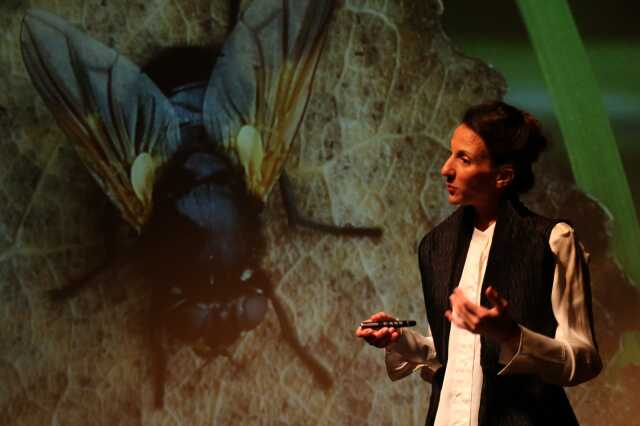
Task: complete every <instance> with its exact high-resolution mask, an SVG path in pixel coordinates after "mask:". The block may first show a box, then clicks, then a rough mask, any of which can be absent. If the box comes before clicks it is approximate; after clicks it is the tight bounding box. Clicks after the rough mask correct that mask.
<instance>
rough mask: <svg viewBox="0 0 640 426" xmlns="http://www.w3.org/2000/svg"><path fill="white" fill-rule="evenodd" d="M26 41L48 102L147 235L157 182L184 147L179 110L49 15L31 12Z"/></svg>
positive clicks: (32, 71) (121, 60) (125, 65)
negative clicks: (160, 174) (180, 143)
mask: <svg viewBox="0 0 640 426" xmlns="http://www.w3.org/2000/svg"><path fill="white" fill-rule="evenodd" d="M21 42H22V54H23V59H24V63H25V65H26V68H27V70H28V72H29V75H30V76H31V80H32V81H33V84H34V86H35V87H36V89H37V90H38V92H39V93H40V95H41V96H42V99H43V100H44V102H45V104H46V105H47V107H48V108H49V110H50V111H51V112H52V113H53V115H54V116H55V118H56V120H57V122H58V124H59V126H60V127H61V128H62V129H63V130H64V132H65V133H66V134H67V135H68V136H69V137H70V138H71V141H72V142H73V144H74V147H75V149H76V151H77V152H78V154H79V156H80V158H81V159H82V161H83V162H84V164H85V166H86V167H87V168H88V169H89V171H90V172H91V174H92V175H93V176H94V178H95V179H96V180H97V181H98V184H99V185H100V186H101V188H102V190H103V191H104V192H105V193H106V194H107V195H108V196H109V198H110V199H111V200H112V201H113V203H114V204H115V205H116V206H117V207H118V209H119V210H120V212H121V213H122V215H123V217H124V219H125V220H127V222H129V223H130V224H131V225H132V226H133V227H135V228H136V229H138V230H140V229H141V228H142V226H143V225H144V224H145V223H146V222H147V220H148V218H149V215H150V213H151V209H152V199H151V196H152V193H153V185H154V183H155V181H156V176H158V172H159V171H161V167H162V165H163V164H165V163H166V161H167V160H168V159H169V158H170V156H171V155H172V154H173V153H174V152H175V150H176V149H177V147H178V144H179V138H180V136H179V132H178V126H177V120H176V119H175V117H174V112H173V107H172V106H171V104H170V103H169V101H168V100H167V98H166V97H165V96H164V95H163V94H162V93H161V92H160V90H159V89H158V88H157V87H156V86H155V84H154V83H153V82H152V81H151V80H150V79H149V77H147V76H146V75H145V74H143V73H142V72H141V70H140V69H139V68H138V67H137V66H136V65H135V64H133V63H132V62H131V61H129V60H128V59H127V58H125V57H123V56H121V55H120V54H118V53H117V52H116V51H114V50H113V49H111V48H109V47H107V46H105V45H103V44H102V43H100V42H98V41H96V40H94V39H92V38H91V37H89V36H87V35H86V34H85V33H83V32H82V31H80V30H78V29H77V28H75V27H73V26H72V25H70V24H69V23H68V22H66V21H64V20H63V19H61V18H59V17H57V16H54V15H52V14H50V13H48V12H45V11H42V10H30V11H28V12H27V14H26V15H25V18H24V21H23V25H22V33H21Z"/></svg>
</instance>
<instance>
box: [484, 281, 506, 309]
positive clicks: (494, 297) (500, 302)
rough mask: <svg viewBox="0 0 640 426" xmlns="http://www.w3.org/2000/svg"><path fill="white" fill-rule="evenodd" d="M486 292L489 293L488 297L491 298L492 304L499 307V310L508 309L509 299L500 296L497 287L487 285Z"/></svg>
mask: <svg viewBox="0 0 640 426" xmlns="http://www.w3.org/2000/svg"><path fill="white" fill-rule="evenodd" d="M485 294H486V295H487V298H488V299H489V301H490V302H491V304H492V305H493V306H495V307H497V308H498V310H500V311H502V310H504V309H506V308H507V306H508V305H509V303H508V302H507V300H506V299H505V298H504V297H502V296H500V294H499V293H498V292H497V291H496V289H494V288H493V287H491V286H489V287H487V290H486V291H485Z"/></svg>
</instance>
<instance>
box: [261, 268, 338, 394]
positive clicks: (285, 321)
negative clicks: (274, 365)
mask: <svg viewBox="0 0 640 426" xmlns="http://www.w3.org/2000/svg"><path fill="white" fill-rule="evenodd" d="M260 281H261V283H260V285H259V286H260V288H261V289H262V290H263V291H264V292H265V295H266V296H267V297H268V298H269V300H271V305H272V306H273V309H274V310H275V312H276V316H277V317H278V322H279V323H280V330H281V331H282V337H283V338H284V340H285V342H286V343H287V344H288V345H289V346H290V347H291V349H293V351H294V352H295V354H296V355H298V357H299V358H300V360H301V361H302V363H303V364H304V365H305V366H306V367H307V368H308V369H309V371H310V372H311V373H312V374H313V377H314V378H315V380H316V381H317V382H318V384H319V385H320V386H321V387H322V388H323V389H329V388H330V387H331V386H332V385H333V379H332V378H331V374H330V373H329V371H328V370H327V369H326V367H325V366H324V365H322V364H321V363H320V361H318V360H317V359H316V357H314V356H313V353H312V351H310V350H309V349H308V348H306V347H304V346H303V345H302V342H300V339H299V338H298V333H296V330H295V328H294V327H293V325H292V323H291V320H290V319H289V315H288V314H287V311H286V309H285V307H284V305H283V304H282V303H281V302H280V299H279V298H278V296H277V295H276V294H275V291H274V289H273V287H272V285H271V282H270V281H269V280H268V278H266V275H265V276H264V279H262V280H260Z"/></svg>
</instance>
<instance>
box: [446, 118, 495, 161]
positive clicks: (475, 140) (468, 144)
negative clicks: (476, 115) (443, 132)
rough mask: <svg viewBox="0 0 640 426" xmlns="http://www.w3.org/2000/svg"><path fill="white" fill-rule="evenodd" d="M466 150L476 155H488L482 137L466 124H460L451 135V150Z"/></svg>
mask: <svg viewBox="0 0 640 426" xmlns="http://www.w3.org/2000/svg"><path fill="white" fill-rule="evenodd" d="M457 151H465V152H467V153H469V154H472V155H474V156H482V155H488V151H487V146H486V145H485V143H484V141H483V140H482V138H481V137H480V136H479V135H478V134H477V133H476V132H474V131H473V130H471V128H470V127H469V126H467V125H466V124H464V123H463V124H460V125H459V126H458V127H456V129H455V130H454V132H453V136H452V137H451V152H457Z"/></svg>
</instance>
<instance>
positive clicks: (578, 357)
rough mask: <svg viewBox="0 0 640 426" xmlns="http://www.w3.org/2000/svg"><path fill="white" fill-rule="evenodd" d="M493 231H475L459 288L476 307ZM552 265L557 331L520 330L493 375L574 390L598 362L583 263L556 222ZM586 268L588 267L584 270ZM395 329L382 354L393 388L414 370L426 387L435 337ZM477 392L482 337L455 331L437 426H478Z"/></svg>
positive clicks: (567, 231)
mask: <svg viewBox="0 0 640 426" xmlns="http://www.w3.org/2000/svg"><path fill="white" fill-rule="evenodd" d="M494 228H495V223H494V224H493V225H491V226H490V227H489V228H487V229H486V230H485V231H480V230H478V229H474V232H473V236H472V238H471V243H470V244H469V251H468V252H467V257H466V260H465V264H464V268H463V271H462V276H461V278H460V282H459V284H458V287H459V288H461V289H462V290H463V292H464V294H465V296H466V297H467V298H468V299H469V300H471V301H475V303H476V304H479V303H480V296H481V294H480V293H481V288H482V280H483V277H484V272H485V269H486V267H487V260H488V256H489V249H490V247H491V240H492V238H493V231H494ZM549 246H550V248H551V251H552V252H553V253H554V255H555V257H556V267H555V273H554V277H553V288H552V292H551V305H552V308H553V314H554V316H555V318H556V321H557V323H558V326H557V328H556V333H555V338H550V337H547V336H544V335H542V334H539V333H536V332H534V331H531V330H529V329H527V328H526V327H523V326H520V329H521V331H522V332H521V334H520V338H519V339H515V340H514V341H511V342H507V343H504V344H502V345H501V347H500V359H499V362H500V363H501V364H502V365H504V368H503V369H502V370H500V372H499V373H498V375H509V374H537V375H538V376H539V377H541V378H542V380H544V381H545V382H548V383H553V384H558V385H562V386H572V385H577V384H579V383H582V382H585V381H587V380H589V379H591V378H593V377H595V376H596V375H597V374H598V373H599V372H600V370H601V369H602V362H601V360H600V356H599V355H598V351H597V350H596V348H595V345H594V343H593V336H592V334H591V323H590V320H589V313H588V310H587V305H586V301H585V296H584V282H583V274H585V273H586V271H584V270H583V266H582V265H586V262H583V261H581V257H582V256H585V257H586V256H587V255H586V253H584V250H583V248H582V246H581V245H579V244H577V243H576V239H575V235H574V232H573V228H571V226H569V225H568V224H566V223H563V222H560V223H558V224H556V225H555V227H554V228H553V230H552V231H551V235H550V237H549ZM584 267H586V266H584ZM429 334H430V333H428V335H427V336H423V335H421V334H419V333H418V332H416V331H413V330H410V329H400V338H399V339H398V340H397V341H396V342H395V343H392V344H391V345H389V346H387V348H386V352H385V353H386V356H385V362H386V366H387V373H388V375H389V377H390V378H391V380H398V379H401V378H403V377H405V376H408V375H409V374H411V373H412V372H414V371H417V370H419V371H420V374H421V376H422V377H423V378H425V379H426V380H428V381H431V378H432V377H433V374H434V373H435V371H436V370H437V369H438V368H439V367H440V364H439V363H438V361H437V359H436V352H435V346H434V343H433V337H431V336H430V335H429ZM481 389H482V367H481V366H480V336H479V335H478V334H473V333H471V332H469V331H467V330H463V329H461V328H458V327H457V326H455V325H452V327H451V331H450V333H449V361H448V365H447V370H446V371H445V375H444V382H443V386H442V391H441V393H440V402H439V404H438V412H437V414H436V419H435V425H436V426H445V425H456V426H458V425H464V426H477V424H478V411H479V408H480V392H481Z"/></svg>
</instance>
